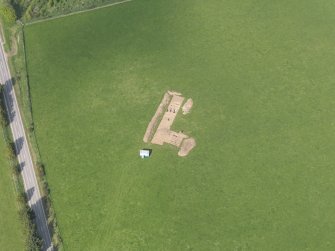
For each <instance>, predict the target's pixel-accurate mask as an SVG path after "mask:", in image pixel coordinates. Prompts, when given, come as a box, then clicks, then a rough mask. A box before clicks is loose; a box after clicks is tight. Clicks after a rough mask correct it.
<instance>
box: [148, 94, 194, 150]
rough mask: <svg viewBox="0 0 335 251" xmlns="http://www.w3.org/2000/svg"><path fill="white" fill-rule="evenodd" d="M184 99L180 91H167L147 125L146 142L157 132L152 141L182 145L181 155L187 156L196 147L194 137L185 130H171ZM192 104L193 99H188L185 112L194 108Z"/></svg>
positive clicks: (158, 143)
mask: <svg viewBox="0 0 335 251" xmlns="http://www.w3.org/2000/svg"><path fill="white" fill-rule="evenodd" d="M184 99H185V98H184V97H182V96H181V93H179V92H172V91H168V92H167V93H165V95H164V98H163V100H162V102H161V103H160V105H159V107H158V109H157V111H156V113H155V115H154V116H153V118H152V119H151V121H150V123H149V125H148V127H147V131H146V132H145V135H144V138H143V141H144V142H146V143H147V142H149V139H150V137H151V135H152V134H153V133H155V134H154V136H153V138H152V140H151V143H153V144H157V145H163V144H164V143H168V144H171V145H174V146H176V147H178V148H179V147H181V148H180V150H179V152H178V155H179V156H186V155H187V154H188V153H189V152H190V151H191V150H192V148H193V147H195V145H196V144H195V140H194V139H193V138H189V136H187V135H186V134H184V133H183V132H174V131H171V126H172V124H173V122H174V120H175V118H176V116H177V113H178V111H179V110H180V108H181V106H182V104H183V101H184ZM167 104H168V106H167ZM192 105H193V101H192V99H188V100H187V102H186V103H185V105H184V106H183V108H182V110H183V114H186V113H188V112H189V111H190V109H191V108H192ZM163 109H166V110H165V113H164V115H163V118H162V120H161V122H160V124H159V125H158V127H157V130H156V132H154V128H155V127H156V124H157V122H158V119H159V117H160V115H161V114H162V113H163V112H164V111H163ZM185 112H186V113H185Z"/></svg>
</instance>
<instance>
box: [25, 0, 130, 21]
mask: <svg viewBox="0 0 335 251" xmlns="http://www.w3.org/2000/svg"><path fill="white" fill-rule="evenodd" d="M132 1H133V0H123V1H120V2H115V3H110V4H106V5H103V6H98V7H94V8H92V9H86V10H79V11H75V12H71V13H68V14H61V15H59V16H54V17H48V18H44V19H40V20H35V21H31V22H27V23H24V25H26V26H29V25H32V24H37V23H42V22H46V21H51V20H55V19H60V18H63V17H68V16H74V15H78V14H82V13H86V12H91V11H95V10H99V9H104V8H108V7H112V6H114V5H120V4H124V3H128V2H132Z"/></svg>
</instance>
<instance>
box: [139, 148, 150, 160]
mask: <svg viewBox="0 0 335 251" xmlns="http://www.w3.org/2000/svg"><path fill="white" fill-rule="evenodd" d="M140 156H141V158H142V159H144V158H149V157H150V150H146V149H142V150H140Z"/></svg>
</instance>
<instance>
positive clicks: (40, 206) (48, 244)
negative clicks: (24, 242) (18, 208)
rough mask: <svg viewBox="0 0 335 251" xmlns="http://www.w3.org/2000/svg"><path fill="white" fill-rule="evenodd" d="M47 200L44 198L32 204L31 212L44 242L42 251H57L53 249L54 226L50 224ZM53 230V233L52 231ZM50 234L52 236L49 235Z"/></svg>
mask: <svg viewBox="0 0 335 251" xmlns="http://www.w3.org/2000/svg"><path fill="white" fill-rule="evenodd" d="M45 201H46V198H45V197H42V198H41V199H39V200H38V201H37V202H36V203H34V204H31V210H32V212H33V218H32V219H31V220H33V222H34V223H35V225H36V230H37V234H38V237H39V238H40V239H41V240H42V248H41V250H42V251H51V250H52V251H56V250H57V249H56V248H55V247H53V245H52V241H51V236H52V231H53V228H52V225H51V223H48V213H47V212H48V210H47V208H46V205H45ZM43 210H44V212H45V217H44V215H43V213H44V212H43ZM50 230H51V231H50ZM48 232H49V233H50V235H49V234H48Z"/></svg>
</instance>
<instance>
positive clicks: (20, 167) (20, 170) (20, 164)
mask: <svg viewBox="0 0 335 251" xmlns="http://www.w3.org/2000/svg"><path fill="white" fill-rule="evenodd" d="M25 165H26V162H24V161H23V162H21V163H19V164H18V165H17V166H16V167H17V171H18V172H19V173H21V172H22V171H23V168H24V167H25Z"/></svg>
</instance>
